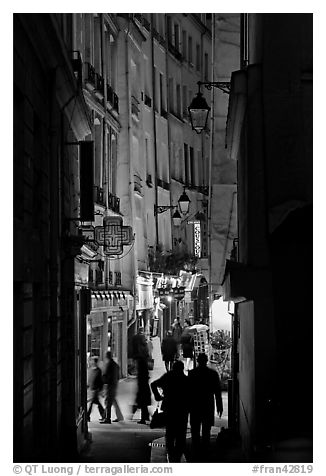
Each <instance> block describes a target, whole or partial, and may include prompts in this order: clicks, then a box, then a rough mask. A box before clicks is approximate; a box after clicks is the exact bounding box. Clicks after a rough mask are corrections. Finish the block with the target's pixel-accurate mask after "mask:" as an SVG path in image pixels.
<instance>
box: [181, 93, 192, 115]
mask: <svg viewBox="0 0 326 476" xmlns="http://www.w3.org/2000/svg"><path fill="white" fill-rule="evenodd" d="M189 104H190V103H189ZM182 113H183V117H188V95H187V86H182Z"/></svg>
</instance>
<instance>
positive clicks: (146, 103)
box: [144, 94, 152, 107]
mask: <svg viewBox="0 0 326 476" xmlns="http://www.w3.org/2000/svg"><path fill="white" fill-rule="evenodd" d="M144 103H145V105H146V106H147V107H152V98H151V97H149V96H147V94H145V100H144Z"/></svg>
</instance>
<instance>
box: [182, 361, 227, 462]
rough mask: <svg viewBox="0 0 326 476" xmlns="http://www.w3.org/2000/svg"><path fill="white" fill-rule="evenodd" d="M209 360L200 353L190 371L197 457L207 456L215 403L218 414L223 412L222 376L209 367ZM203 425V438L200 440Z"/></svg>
mask: <svg viewBox="0 0 326 476" xmlns="http://www.w3.org/2000/svg"><path fill="white" fill-rule="evenodd" d="M207 361H208V358H207V355H206V354H199V355H198V358H197V362H198V366H197V367H196V368H195V369H193V370H191V371H190V372H189V385H190V395H191V402H190V426H191V437H192V447H193V452H194V455H195V458H198V457H199V456H205V454H207V452H208V450H209V445H210V434H211V427H212V425H214V416H215V404H216V410H217V413H218V415H219V416H220V417H221V416H222V413H223V403H222V396H221V385H220V378H219V375H218V373H217V372H216V371H215V370H213V369H210V368H208V367H207ZM201 427H202V439H201V441H200V428H201ZM201 443H202V444H201Z"/></svg>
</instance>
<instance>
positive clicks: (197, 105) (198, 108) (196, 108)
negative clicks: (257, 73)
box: [188, 81, 230, 134]
mask: <svg viewBox="0 0 326 476" xmlns="http://www.w3.org/2000/svg"><path fill="white" fill-rule="evenodd" d="M197 84H198V93H197V94H196V96H195V97H194V99H193V100H192V101H191V104H190V106H189V107H188V111H189V116H190V122H191V127H192V129H193V130H194V131H196V132H197V134H201V133H202V132H203V130H205V129H206V125H207V119H208V114H209V111H210V110H211V108H210V107H209V105H208V104H207V102H206V99H205V98H204V96H203V95H202V93H201V91H200V88H201V86H204V87H205V88H206V89H208V90H211V89H212V88H218V89H220V90H221V91H223V92H224V93H226V94H230V83H228V82H220V81H219V82H215V81H214V82H209V81H207V82H203V81H197Z"/></svg>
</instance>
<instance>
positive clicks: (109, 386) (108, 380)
mask: <svg viewBox="0 0 326 476" xmlns="http://www.w3.org/2000/svg"><path fill="white" fill-rule="evenodd" d="M119 370H120V369H119V365H118V364H117V363H116V362H115V361H114V360H113V359H112V354H111V352H107V353H106V355H105V366H104V369H103V373H102V372H101V369H100V368H99V366H98V357H93V358H92V367H91V368H90V370H89V374H88V387H89V393H90V406H89V408H88V411H87V419H88V421H90V416H91V412H92V407H93V405H94V404H95V405H97V406H98V410H99V413H100V415H101V420H100V423H111V409H112V406H113V407H114V409H115V412H116V417H117V418H116V420H114V421H115V422H116V421H122V420H123V419H124V418H123V415H122V413H121V410H120V407H119V404H118V402H117V399H116V396H117V390H118V382H119ZM102 390H104V406H105V407H103V405H102V404H101V402H100V400H99V397H100V394H101V392H102Z"/></svg>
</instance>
